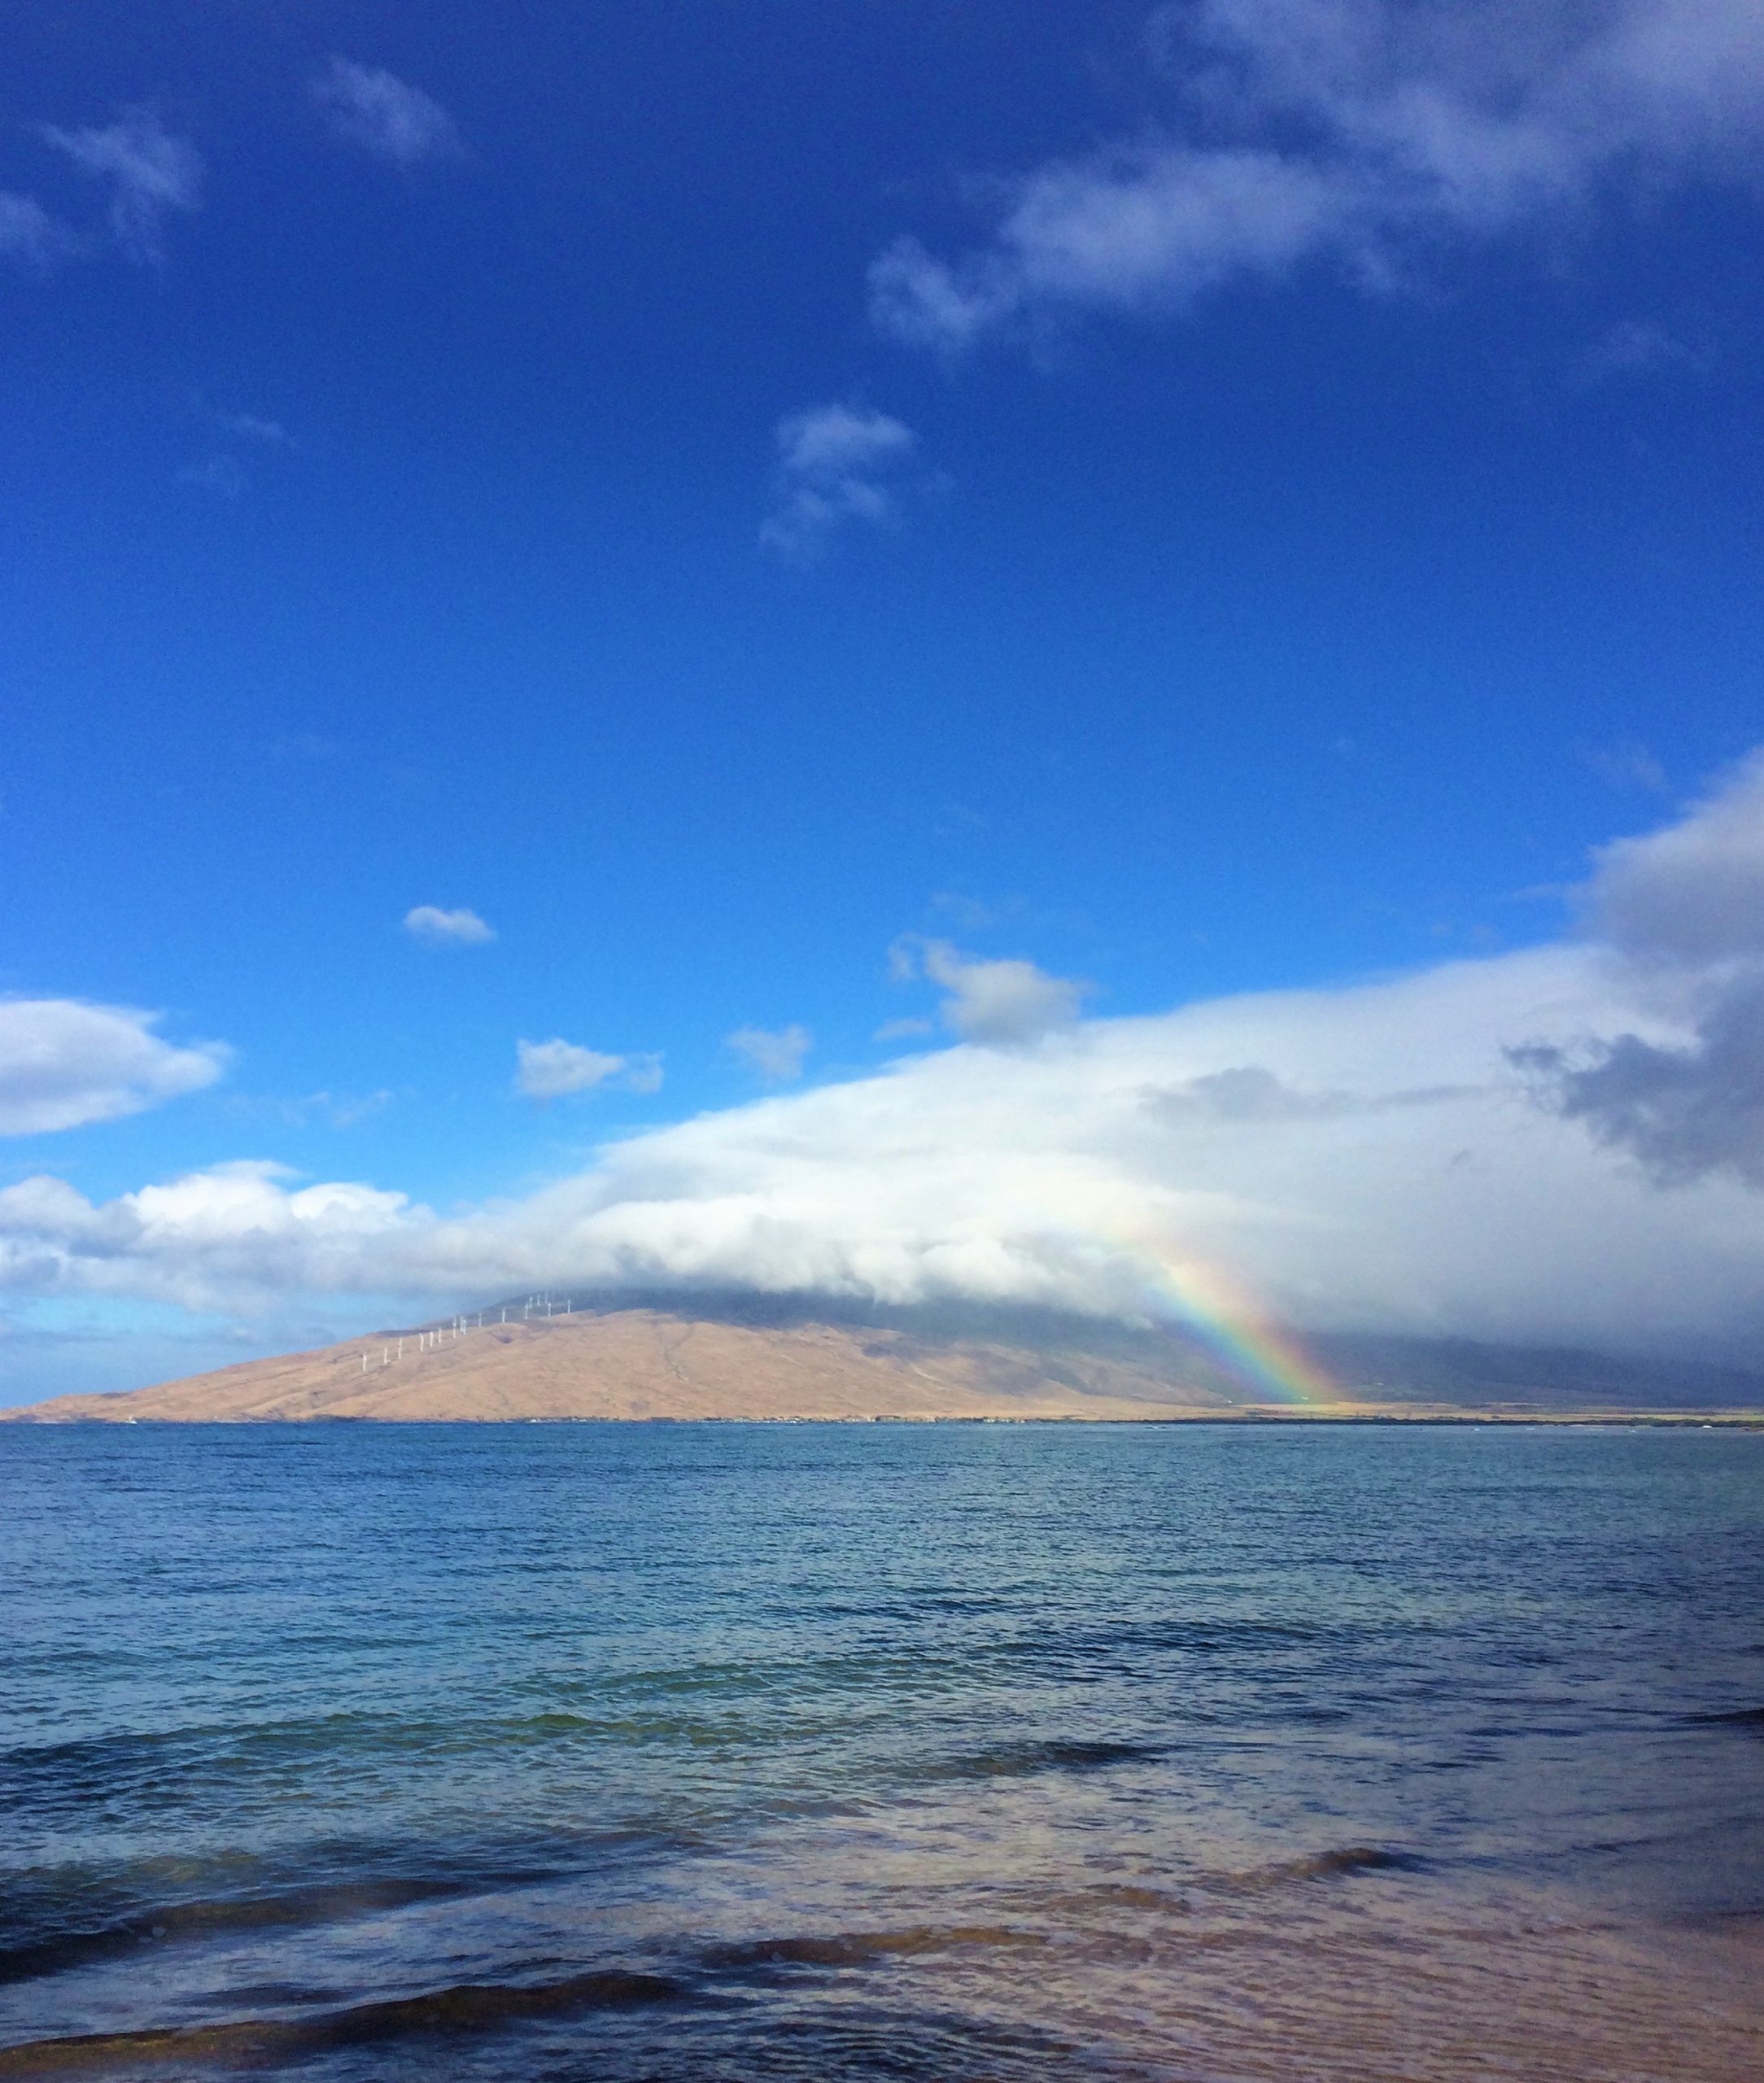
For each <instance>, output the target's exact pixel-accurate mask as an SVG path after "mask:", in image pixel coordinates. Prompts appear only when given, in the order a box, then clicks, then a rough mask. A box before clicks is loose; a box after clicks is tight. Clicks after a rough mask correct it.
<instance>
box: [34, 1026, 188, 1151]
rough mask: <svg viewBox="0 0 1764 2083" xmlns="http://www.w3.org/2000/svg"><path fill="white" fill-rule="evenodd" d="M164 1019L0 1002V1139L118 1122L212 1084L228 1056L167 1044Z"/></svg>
mask: <svg viewBox="0 0 1764 2083" xmlns="http://www.w3.org/2000/svg"><path fill="white" fill-rule="evenodd" d="M158 1020H159V1015H158V1014H157V1013H151V1012H140V1011H136V1010H135V1009H134V1008H133V1007H129V1006H102V1005H89V1004H86V1003H85V1002H83V1001H81V1000H80V999H76V998H9V999H0V1135H12V1136H20V1135H40V1134H42V1133H46V1131H48V1130H50V1129H75V1128H79V1127H81V1126H82V1125H83V1124H85V1123H87V1122H90V1121H113V1120H117V1119H118V1118H119V1117H120V1116H123V1115H124V1114H138V1113H140V1112H141V1111H142V1110H143V1109H144V1108H146V1107H157V1106H159V1105H160V1104H161V1103H163V1102H164V1101H165V1100H168V1099H176V1098H180V1097H181V1095H182V1094H185V1093H186V1092H197V1091H199V1090H201V1089H202V1088H203V1086H204V1085H212V1084H213V1082H214V1081H215V1080H216V1078H217V1077H219V1076H220V1073H221V1072H222V1070H223V1069H224V1068H225V1064H226V1061H227V1053H228V1052H227V1051H226V1050H225V1049H224V1048H222V1047H221V1046H220V1045H219V1044H218V1043H216V1042H212V1041H205V1042H201V1043H199V1044H198V1045H197V1046H194V1047H193V1048H178V1047H177V1046H174V1045H173V1044H172V1043H171V1042H169V1041H162V1040H161V1039H160V1038H159V1036H158V1035H156V1034H155V1033H154V1032H153V1028H154V1027H155V1025H156V1024H157V1023H158Z"/></svg>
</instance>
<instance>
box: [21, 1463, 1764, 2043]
mask: <svg viewBox="0 0 1764 2083" xmlns="http://www.w3.org/2000/svg"><path fill="white" fill-rule="evenodd" d="M0 1583H3V1586H4V1627H5V1655H4V1664H3V1668H0V1855H3V1859H4V1867H5V1872H6V1883H5V1888H4V1897H3V1902H0V2078H9V2077H15V2076H92V2077H94V2078H96V2077H133V2076H141V2077H154V2078H160V2079H164V2078H168V2077H176V2078H185V2077H191V2078H195V2077H203V2076H209V2075H229V2074H234V2073H239V2072H247V2073H251V2074H255V2075H263V2074H270V2075H286V2076H299V2077H301V2078H306V2079H311V2083H346V2079H347V2080H348V2083H354V2080H355V2079H367V2078H374V2079H378V2078H404V2077H411V2078H416V2077H421V2078H424V2079H426V2083H436V2079H443V2078H448V2079H451V2078H461V2079H468V2078H469V2079H478V2078H483V2079H491V2078H495V2079H520V2083H576V2080H577V2079H580V2083H589V2079H592V2080H593V2083H626V2079H630V2083H636V2079H645V2083H673V2079H687V2078H717V2079H719V2080H720V2083H736V2079H742V2078H747V2077H753V2078H803V2079H810V2078H813V2079H818V2083H838V2079H845V2078H859V2077H862V2078H872V2077H873V2078H891V2079H915V2083H979V2080H980V2079H996V2080H997V2083H1015V2079H1028V2078H1034V2079H1037V2083H1064V2079H1068V2078H1153V2077H1156V2078H1174V2079H1183V2080H1184V2083H1188V2080H1189V2079H1193V2083H1203V2079H1204V2083H1237V2079H1270V2080H1271V2083H1272V2079H1278V2083H1309V2080H1310V2079H1316V2083H1382V2079H1399V2078H1400V2079H1404V2083H1434V2080H1435V2079H1440V2080H1441V2083H1443V2080H1444V2079H1453V2080H1454V2083H1456V2079H1469V2078H1477V2079H1483V2078H1506V2079H1533V2078H1535V2079H1538V2083H1544V2079H1548V2083H1563V2079H1568V2078H1571V2079H1574V2083H1605V2079H1619V2078H1621V2079H1625V2083H1631V2080H1633V2083H1644V2079H1645V2083H1676V2079H1697V2080H1698V2083H1701V2079H1709V2083H1740V2079H1744V2078H1746V2077H1748V2076H1764V1435H1760V1434H1746V1433H1735V1432H1731V1431H1714V1430H1696V1429H1692V1430H1670V1431H1669V1430H1618V1429H1605V1428H1585V1429H1580V1428H1576V1429H1566V1428H1563V1429H1547V1428H1536V1429H1532V1428H1513V1429H1494V1428H1480V1427H1452V1428H1433V1427H1411V1426H1402V1427H1398V1426H1378V1427H1364V1428H1345V1427H1336V1426H1246V1425H1236V1426H1161V1427H1160V1426H1076V1425H1072V1426H1004V1425H936V1426H932V1425H849V1426H845V1425H797V1426H788V1425H779V1426H762V1425H717V1424H705V1425H628V1426H619V1425H592V1424H581V1425H517V1426H390V1425H389V1426H373V1425H344V1424H337V1425H329V1426H295V1425H288V1426H269V1425H266V1426H163V1427H162V1426H135V1427H124V1426H70V1427H33V1426H7V1427H5V1428H3V1429H0Z"/></svg>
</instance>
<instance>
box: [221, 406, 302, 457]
mask: <svg viewBox="0 0 1764 2083" xmlns="http://www.w3.org/2000/svg"><path fill="white" fill-rule="evenodd" d="M214 423H215V425H216V426H217V427H219V428H220V430H221V432H222V433H223V434H230V435H232V436H233V437H234V439H235V440H238V441H251V442H255V443H257V444H258V445H259V446H260V448H292V447H293V446H294V437H293V435H290V433H289V431H288V430H287V429H286V427H285V426H283V425H282V422H281V421H280V420H270V419H265V418H264V417H262V415H261V414H260V413H218V412H217V413H215V415H214Z"/></svg>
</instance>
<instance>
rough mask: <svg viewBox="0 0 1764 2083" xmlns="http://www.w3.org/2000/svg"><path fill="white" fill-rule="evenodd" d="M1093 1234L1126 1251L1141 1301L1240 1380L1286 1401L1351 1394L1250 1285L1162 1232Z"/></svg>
mask: <svg viewBox="0 0 1764 2083" xmlns="http://www.w3.org/2000/svg"><path fill="white" fill-rule="evenodd" d="M1092 1236H1093V1240H1094V1242H1097V1243H1100V1244H1103V1246H1104V1247H1105V1248H1106V1249H1107V1250H1108V1251H1110V1252H1111V1254H1118V1255H1120V1256H1122V1257H1124V1258H1126V1259H1127V1260H1129V1263H1131V1264H1133V1267H1134V1268H1135V1269H1136V1270H1137V1273H1139V1276H1140V1278H1141V1282H1142V1286H1143V1287H1144V1290H1145V1293H1146V1300H1147V1303H1148V1304H1150V1306H1151V1308H1153V1309H1154V1311H1155V1312H1156V1313H1157V1314H1159V1315H1160V1316H1164V1317H1171V1318H1173V1319H1175V1320H1176V1321H1177V1322H1179V1323H1181V1325H1183V1327H1184V1328H1185V1330H1190V1331H1191V1332H1193V1333H1194V1335H1195V1336H1196V1337H1197V1338H1199V1340H1200V1342H1201V1343H1202V1344H1203V1345H1204V1346H1205V1347H1207V1349H1208V1351H1210V1352H1212V1353H1214V1354H1215V1355H1216V1356H1217V1357H1218V1358H1219V1359H1220V1360H1223V1361H1224V1363H1225V1365H1226V1366H1227V1367H1229V1369H1231V1371H1232V1373H1234V1374H1236V1375H1237V1376H1238V1378H1239V1379H1240V1380H1242V1381H1246V1382H1251V1383H1252V1384H1253V1385H1254V1386H1255V1387H1257V1388H1259V1389H1261V1390H1264V1391H1267V1392H1268V1393H1270V1394H1272V1395H1273V1396H1274V1397H1276V1398H1277V1400H1279V1401H1280V1402H1282V1403H1286V1404H1338V1403H1347V1402H1350V1401H1351V1397H1349V1395H1347V1391H1345V1390H1344V1389H1343V1387H1342V1386H1341V1385H1340V1384H1339V1383H1338V1382H1334V1381H1333V1380H1331V1379H1330V1376H1329V1375H1328V1374H1326V1373H1325V1372H1324V1370H1323V1369H1321V1367H1320V1366H1319V1365H1317V1363H1316V1361H1315V1360H1313V1359H1312V1357H1311V1356H1310V1355H1309V1354H1308V1352H1305V1350H1304V1349H1303V1347H1302V1346H1300V1345H1299V1343H1298V1342H1297V1341H1296V1340H1295V1338H1292V1337H1291V1336H1290V1334H1288V1333H1287V1332H1286V1331H1284V1330H1282V1329H1281V1328H1280V1327H1279V1325H1277V1324H1276V1323H1275V1322H1274V1321H1273V1318H1272V1317H1269V1315H1268V1312H1267V1311H1266V1310H1265V1309H1264V1308H1263V1307H1262V1305H1261V1304H1260V1302H1259V1301H1258V1300H1257V1299H1256V1298H1255V1295H1253V1294H1252V1293H1251V1290H1249V1289H1248V1288H1247V1287H1246V1286H1244V1285H1243V1284H1242V1282H1241V1281H1238V1280H1237V1279H1235V1278H1234V1277H1233V1276H1232V1275H1231V1274H1229V1273H1226V1272H1225V1270H1224V1269H1222V1268H1220V1267H1218V1266H1216V1265H1209V1264H1201V1263H1199V1262H1198V1261H1197V1260H1194V1259H1193V1258H1190V1257H1189V1256H1187V1255H1184V1254H1181V1253H1178V1252H1177V1251H1176V1250H1175V1249H1174V1247H1172V1246H1171V1245H1170V1244H1168V1242H1164V1241H1163V1240H1161V1239H1158V1238H1150V1237H1147V1236H1146V1235H1145V1234H1143V1233H1141V1234H1137V1235H1127V1234H1123V1233H1121V1232H1120V1231H1119V1230H1116V1231H1115V1233H1114V1234H1108V1233H1107V1230H1102V1231H1093V1233H1092Z"/></svg>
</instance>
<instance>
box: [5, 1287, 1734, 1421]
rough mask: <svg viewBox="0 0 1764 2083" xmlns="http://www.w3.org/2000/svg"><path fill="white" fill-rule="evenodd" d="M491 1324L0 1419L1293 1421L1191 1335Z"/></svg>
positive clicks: (732, 1304) (1458, 1348) (1444, 1347)
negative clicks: (1280, 1418)
mask: <svg viewBox="0 0 1764 2083" xmlns="http://www.w3.org/2000/svg"><path fill="white" fill-rule="evenodd" d="M482 1315H483V1319H484V1321H482V1323H481V1324H474V1325H470V1326H469V1327H468V1328H466V1329H465V1330H453V1329H452V1327H451V1326H448V1325H418V1326H415V1327H413V1328H411V1329H407V1330H386V1331H376V1332H373V1333H372V1334H370V1335H369V1336H367V1337H365V1338H349V1339H346V1340H344V1341H343V1343H340V1344H338V1345H332V1346H325V1347H321V1348H319V1349H318V1350H317V1351H314V1352H297V1353H290V1354H287V1355H286V1356H281V1357H278V1358H275V1359H269V1360H247V1361H245V1362H243V1363H242V1364H241V1365H238V1366H234V1367H225V1368H222V1369H219V1370H218V1371H217V1372H216V1373H207V1374H197V1375H192V1376H191V1377H190V1378H188V1379H186V1380H184V1381H179V1382H164V1383H161V1384H159V1386H155V1387H152V1388H146V1389H136V1390H133V1391H128V1392H125V1393H123V1394H119V1395H91V1396H77V1395H76V1396H62V1397H59V1398H57V1399H55V1400H54V1401H52V1402H49V1403H43V1404H34V1405H30V1406H28V1407H26V1408H24V1409H20V1410H10V1411H0V1421H5V1420H11V1421H23V1422H30V1423H39V1424H51V1423H71V1422H75V1421H83V1420H94V1419H95V1420H107V1421H111V1422H131V1421H138V1420H155V1421H168V1422H179V1423H201V1422H213V1421H265V1420H290V1419H295V1420H305V1419H315V1418H330V1419H338V1418H356V1419H379V1420H392V1421H400V1420H401V1421H493V1420H504V1421H506V1420H511V1419H536V1418H650V1419H654V1418H909V1419H913V1418H916V1419H923V1418H934V1417H942V1418H1016V1419H1027V1418H1112V1419H1146V1418H1158V1419H1170V1418H1182V1417H1187V1418H1195V1417H1233V1416H1234V1417H1256V1416H1264V1417H1265V1416H1271V1415H1276V1414H1281V1413H1284V1412H1286V1411H1288V1410H1290V1408H1291V1406H1290V1404H1283V1403H1282V1402H1281V1401H1280V1400H1278V1399H1277V1397H1276V1395H1275V1394H1274V1392H1273V1390H1272V1389H1265V1390H1260V1391H1259V1390H1257V1389H1256V1388H1255V1387H1254V1386H1250V1385H1248V1384H1247V1383H1246V1382H1243V1381H1242V1380H1241V1379H1239V1378H1238V1377H1237V1376H1235V1375H1234V1374H1233V1373H1231V1372H1230V1371H1229V1370H1228V1369H1226V1368H1225V1366H1224V1365H1222V1364H1221V1363H1220V1361H1218V1360H1216V1359H1215V1358H1214V1357H1213V1356H1212V1355H1211V1354H1209V1353H1208V1352H1207V1350H1206V1349H1205V1348H1204V1347H1203V1346H1201V1345H1200V1343H1199V1342H1198V1341H1197V1340H1195V1339H1194V1338H1190V1337H1188V1336H1186V1335H1185V1334H1183V1333H1181V1332H1180V1331H1173V1330H1135V1329H1132V1328H1130V1327H1127V1326H1122V1325H1107V1324H1098V1323H1094V1322H1089V1321H1085V1322H1078V1321H1074V1320H1072V1319H1070V1318H1063V1317H1054V1316H1052V1315H1050V1314H1047V1313H1045V1312H1033V1311H1009V1310H997V1309H981V1308H958V1307H953V1306H952V1307H950V1308H943V1309H937V1308H920V1309H912V1310H906V1309H902V1310H892V1311H891V1310H885V1309H862V1308H857V1307H855V1306H849V1307H848V1306H845V1305H841V1304H832V1303H828V1302H825V1301H811V1300H809V1299H775V1298H768V1297H755V1296H749V1295H728V1296H722V1297H714V1296H713V1297H705V1296H697V1297H695V1298H693V1299H692V1300H691V1301H690V1302H688V1301H686V1300H685V1299H683V1298H681V1297H679V1296H677V1295H676V1296H673V1297H664V1296H656V1297H638V1298H635V1299H633V1298H628V1297H627V1298H624V1299H622V1301H621V1302H619V1303H618V1304H605V1303H603V1304H598V1305H596V1306H592V1307H590V1308H574V1307H570V1308H567V1309H565V1307H563V1306H562V1305H557V1306H555V1308H554V1312H553V1313H552V1314H550V1315H545V1314H543V1313H538V1312H529V1311H528V1310H527V1309H526V1305H525V1304H521V1303H516V1304H510V1305H504V1304H496V1305H492V1307H491V1308H490V1309H487V1310H486V1311H485V1312H482ZM504 1315H506V1317H507V1321H498V1319H499V1318H500V1317H504ZM1312 1350H1313V1351H1314V1352H1316V1354H1317V1355H1318V1356H1320V1357H1321V1358H1322V1359H1323V1360H1325V1362H1326V1363H1327V1364H1328V1365H1329V1366H1330V1369H1332V1371H1333V1373H1334V1378H1335V1379H1336V1380H1337V1381H1338V1382H1340V1383H1341V1384H1342V1386H1343V1394H1342V1399H1341V1401H1340V1402H1339V1403H1338V1404H1330V1405H1326V1406H1321V1410H1322V1411H1324V1412H1325V1413H1334V1414H1338V1415H1343V1416H1348V1415H1354V1416H1378V1415H1391V1416H1396V1415H1403V1416H1408V1417H1421V1416H1428V1415H1439V1416H1449V1415H1454V1414H1466V1413H1473V1412H1488V1413H1494V1414H1497V1415H1504V1416H1509V1417H1523V1416H1537V1415H1546V1414H1558V1415H1570V1414H1573V1415H1579V1416H1583V1417H1584V1416H1589V1415H1596V1414H1598V1413H1613V1414H1622V1413H1631V1414H1635V1413H1647V1412H1657V1413H1680V1414H1683V1413H1692V1412H1697V1413H1701V1412H1710V1413H1714V1412H1728V1413H1733V1412H1742V1411H1743V1412H1752V1413H1757V1412H1764V1376H1760V1375H1757V1374H1753V1373H1747V1372H1744V1371H1743V1370H1740V1369H1732V1368H1723V1367H1715V1366H1708V1365H1701V1364H1698V1363H1694V1362H1689V1361H1681V1362H1675V1363H1664V1362H1653V1361H1641V1360H1618V1359H1612V1358H1609V1357H1608V1356H1603V1355H1600V1354H1596V1353H1589V1352H1566V1351H1560V1350H1556V1349H1552V1348H1537V1349H1527V1348H1519V1347H1504V1346H1494V1345H1482V1344H1477V1343H1471V1342H1469V1341H1464V1340H1451V1341H1448V1340H1428V1339H1418V1338H1347V1337H1328V1338H1317V1339H1314V1340H1312ZM1319 1408H1320V1407H1319V1406H1316V1405H1314V1404H1313V1405H1312V1409H1313V1411H1316V1410H1317V1409H1319Z"/></svg>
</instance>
